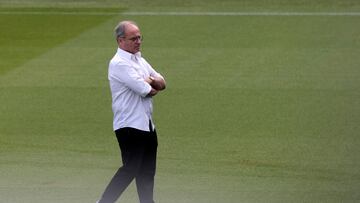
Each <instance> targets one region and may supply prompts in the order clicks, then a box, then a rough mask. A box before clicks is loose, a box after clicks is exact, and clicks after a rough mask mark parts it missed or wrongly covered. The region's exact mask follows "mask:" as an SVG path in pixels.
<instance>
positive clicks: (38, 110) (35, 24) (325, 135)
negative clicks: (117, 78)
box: [0, 0, 360, 203]
mask: <svg viewBox="0 0 360 203" xmlns="http://www.w3.org/2000/svg"><path fill="white" fill-rule="evenodd" d="M29 2H30V3H29ZM221 2H223V3H221ZM184 3H185V5H182V4H181V2H180V1H174V2H173V5H170V4H169V3H167V1H166V2H165V1H151V3H149V2H148V3H146V2H142V1H131V2H130V1H129V2H127V1H124V2H123V3H122V4H121V5H120V4H117V3H116V2H115V1H105V2H100V1H91V2H89V4H86V2H84V1H65V0H63V1H57V2H52V1H49V0H38V1H35V0H32V1H0V7H1V9H0V24H1V32H0V42H1V43H0V57H1V60H0V100H1V105H0V144H1V148H0V179H1V181H0V202H10V203H20V202H52V203H57V202H59V203H60V202H61V203H62V202H74V203H75V202H76V203H78V202H79V203H80V202H84V203H85V202H95V201H96V200H97V198H98V197H99V196H100V195H101V193H102V192H103V190H104V188H105V186H106V185H107V183H108V181H109V180H110V178H111V177H112V175H113V174H114V173H115V171H116V168H117V167H118V166H119V165H120V163H121V162H120V157H119V149H118V146H117V143H116V139H115V137H114V135H113V132H112V126H111V125H112V112H111V98H110V90H109V87H108V81H107V65H108V61H109V60H110V58H111V57H112V56H113V54H114V52H115V49H116V44H115V42H114V39H113V35H112V30H113V27H114V26H115V25H116V23H117V22H118V21H119V20H120V19H125V18H126V19H128V18H131V19H133V20H135V21H137V22H138V24H139V25H140V26H141V29H142V33H143V35H144V36H145V41H144V43H143V49H142V52H143V55H144V56H145V57H146V58H147V59H148V61H150V63H151V64H152V65H153V66H154V67H155V68H156V69H157V70H158V71H159V72H161V73H162V74H163V75H164V76H165V77H166V79H167V84H168V88H167V89H166V91H165V92H163V93H161V94H160V95H158V96H156V98H155V112H154V114H155V120H156V124H157V127H158V133H159V151H158V170H157V176H156V189H155V196H156V200H157V202H160V203H161V202H169V203H208V202H214V203H218V202H221V203H235V202H236V203H238V202H276V203H277V202H358V201H359V200H360V196H359V194H358V191H359V190H360V173H359V170H358V169H359V168H360V166H359V163H360V148H359V147H358V146H359V144H360V138H359V132H360V129H359V125H358V124H359V123H360V105H359V101H360V94H359V89H360V82H359V79H358V78H359V77H360V69H359V68H358V66H359V64H360V59H359V57H358V55H359V54H360V53H359V50H360V38H359V36H360V35H359V33H360V28H359V27H358V26H357V25H358V24H359V23H360V17H359V16H271V17H269V16H121V15H106V13H114V12H116V11H118V10H127V11H137V10H153V11H166V10H169V11H182V10H190V11H214V10H215V11H216V9H217V8H218V10H219V11H267V10H268V11H329V12H334V11H335V12H336V11H357V12H359V9H358V8H359V6H360V5H359V3H357V2H356V1H344V2H340V1H331V2H330V3H328V4H326V2H325V1H321V0H319V1H311V2H310V1H297V2H296V3H291V2H290V1H285V0H284V1H278V2H277V3H276V1H239V2H238V1H216V2H213V4H210V5H207V4H206V3H205V1H185V2H184ZM136 4H138V5H136ZM142 5H146V6H142ZM186 5H190V7H186ZM22 11H23V12H24V13H26V14H24V15H21V14H19V13H21V12H22ZM31 12H34V13H33V14H31ZM64 13H67V14H66V15H64ZM69 13H70V14H69ZM96 13H98V14H96ZM120 201H121V202H129V203H133V202H138V200H137V197H136V189H135V186H134V185H132V186H131V187H130V188H129V189H128V190H127V191H126V193H125V194H124V196H123V197H122V198H121V200H120Z"/></svg>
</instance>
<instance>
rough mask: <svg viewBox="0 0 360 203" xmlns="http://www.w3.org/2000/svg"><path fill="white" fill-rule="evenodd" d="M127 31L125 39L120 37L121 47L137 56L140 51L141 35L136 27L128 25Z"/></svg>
mask: <svg viewBox="0 0 360 203" xmlns="http://www.w3.org/2000/svg"><path fill="white" fill-rule="evenodd" d="M126 26H127V27H126V29H125V37H119V38H118V43H119V47H120V48H121V49H123V50H125V51H127V52H130V53H132V54H135V53H137V52H139V51H140V46H141V33H140V30H139V28H138V27H137V26H136V25H133V24H128V25H126Z"/></svg>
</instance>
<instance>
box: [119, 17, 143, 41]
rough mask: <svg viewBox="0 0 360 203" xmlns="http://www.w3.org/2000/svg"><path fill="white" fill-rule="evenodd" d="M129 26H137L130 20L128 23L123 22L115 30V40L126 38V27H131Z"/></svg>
mask: <svg viewBox="0 0 360 203" xmlns="http://www.w3.org/2000/svg"><path fill="white" fill-rule="evenodd" d="M129 24H132V25H136V26H137V24H136V23H135V22H134V21H129V20H126V21H121V22H120V23H119V24H118V25H117V26H116V27H115V29H114V31H115V38H116V39H117V38H119V37H125V29H126V25H129Z"/></svg>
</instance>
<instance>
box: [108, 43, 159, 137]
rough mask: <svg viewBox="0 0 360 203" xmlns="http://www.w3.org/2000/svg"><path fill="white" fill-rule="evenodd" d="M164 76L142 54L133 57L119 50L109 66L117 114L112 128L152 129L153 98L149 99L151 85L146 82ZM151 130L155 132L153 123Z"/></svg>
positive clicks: (113, 100) (113, 104)
mask: <svg viewBox="0 0 360 203" xmlns="http://www.w3.org/2000/svg"><path fill="white" fill-rule="evenodd" d="M150 76H153V77H161V78H163V77H162V76H161V75H160V74H159V73H157V72H156V71H155V70H154V69H153V68H152V67H151V65H150V64H149V63H148V62H147V61H146V60H145V59H144V58H142V57H141V53H140V52H138V53H136V54H131V53H129V52H126V51H124V50H122V49H120V48H118V50H117V52H116V54H115V56H114V57H113V58H112V59H111V61H110V63H109V75H108V78H109V82H110V89H111V95H112V110H113V113H114V120H113V128H114V130H118V129H120V128H124V127H131V128H136V129H138V130H142V131H150V130H149V121H150V120H151V121H152V110H153V107H152V98H151V97H150V96H147V95H148V94H149V93H150V91H151V86H150V85H149V84H148V83H147V82H145V79H146V78H148V77H150ZM152 125H153V126H152V128H153V129H155V126H154V122H152Z"/></svg>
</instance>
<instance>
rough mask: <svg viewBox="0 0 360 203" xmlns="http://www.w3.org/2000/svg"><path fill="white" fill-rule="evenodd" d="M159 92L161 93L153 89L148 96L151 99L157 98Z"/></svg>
mask: <svg viewBox="0 0 360 203" xmlns="http://www.w3.org/2000/svg"><path fill="white" fill-rule="evenodd" d="M158 92H159V91H158V90H156V89H154V88H151V91H150V92H149V94H148V95H147V96H149V97H152V96H155V95H156V94H157V93H158Z"/></svg>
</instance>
